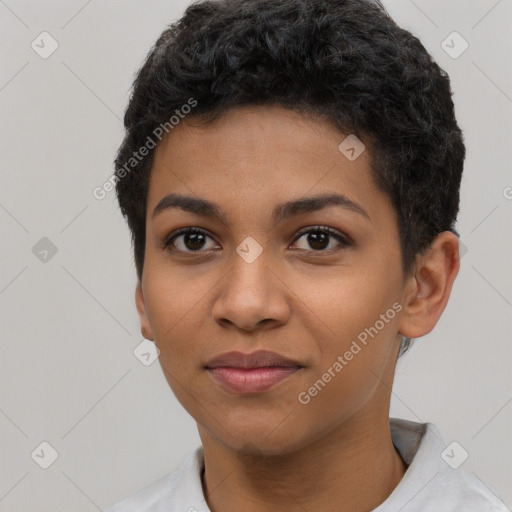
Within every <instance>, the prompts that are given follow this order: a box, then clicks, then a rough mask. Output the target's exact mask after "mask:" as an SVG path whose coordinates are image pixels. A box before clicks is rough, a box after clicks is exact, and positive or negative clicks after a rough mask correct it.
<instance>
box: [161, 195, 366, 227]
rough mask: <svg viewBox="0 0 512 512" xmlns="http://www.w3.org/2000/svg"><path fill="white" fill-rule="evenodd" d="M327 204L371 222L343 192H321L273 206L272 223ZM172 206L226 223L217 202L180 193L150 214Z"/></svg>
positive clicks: (162, 200) (163, 202) (310, 211)
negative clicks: (356, 214)
mask: <svg viewBox="0 0 512 512" xmlns="http://www.w3.org/2000/svg"><path fill="white" fill-rule="evenodd" d="M328 206H339V207H341V208H344V209H346V210H350V211H353V212H355V213H358V214H360V215H362V216H363V217H366V218H367V219H368V220H369V221H370V222H371V219H370V216H369V215H368V214H367V213H366V211H365V210H364V209H363V208H362V207H361V206H360V205H359V204H357V203H355V202H354V201H352V200H351V199H349V198H348V197H347V196H345V195H343V194H322V195H317V196H311V197H304V198H299V199H293V200H290V201H286V202H284V203H280V204H278V205H276V206H275V208H274V210H273V212H272V220H273V222H274V224H277V223H278V222H281V221H283V220H285V219H289V218H291V217H294V216H296V215H301V214H304V213H312V212H316V211H318V210H322V209H324V208H326V207H328ZM173 208H179V209H181V210H183V211H185V212H190V213H194V214H196V215H201V216H203V217H210V218H213V219H217V220H219V221H221V222H223V223H225V224H227V222H226V221H227V218H226V215H225V213H224V212H223V211H222V209H221V208H220V206H218V205H217V204H215V203H213V202H211V201H208V200H206V199H200V198H196V197H191V196H185V195H181V194H169V195H167V196H165V197H163V198H162V199H161V200H160V201H159V203H158V204H157V205H156V207H155V209H154V210H153V214H152V216H153V218H154V217H156V216H157V215H158V214H160V213H162V212H163V211H165V210H169V209H173Z"/></svg>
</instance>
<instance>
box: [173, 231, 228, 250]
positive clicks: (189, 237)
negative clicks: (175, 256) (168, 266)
mask: <svg viewBox="0 0 512 512" xmlns="http://www.w3.org/2000/svg"><path fill="white" fill-rule="evenodd" d="M180 238H181V240H180ZM207 238H209V239H210V240H213V239H212V237H211V236H209V235H208V233H207V232H206V231H204V230H202V229H199V228H183V229H179V230H178V231H176V232H174V233H173V234H171V235H170V236H169V237H167V238H166V239H165V240H164V242H163V248H164V249H167V250H169V251H178V252H185V253H187V252H189V253H193V252H205V251H201V249H205V247H204V245H205V241H206V239H207ZM176 242H178V243H177V244H176ZM216 247H218V246H216ZM212 248H213V247H210V248H208V247H206V250H208V249H212Z"/></svg>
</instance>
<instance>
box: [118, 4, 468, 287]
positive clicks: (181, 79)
mask: <svg viewBox="0 0 512 512" xmlns="http://www.w3.org/2000/svg"><path fill="white" fill-rule="evenodd" d="M192 104H193V105H194V108H193V109H192V108H190V105H192ZM242 105H280V106H283V107H285V108H289V109H292V110H295V111H297V112H300V113H303V114H307V115H314V116H320V117H321V118H322V119H325V120H326V121H327V122H329V123H331V124H333V125H334V126H335V127H337V128H338V129H339V130H340V131H341V132H342V133H346V134H355V135H356V136H357V137H358V138H359V139H361V140H362V141H363V142H364V143H365V145H366V146H367V148H368V149H369V150H370V155H371V157H372V174H373V176H374V179H375V182H376V184H377V185H378V186H379V187H380V189H381V190H383V191H384V192H385V193H387V194H388V195H389V197H390V198H391V200H392V203H393V206H394V208H395V209H396V212H397V218H398V227H399V232H400V243H401V251H402V266H403V270H404V274H407V273H408V272H410V270H411V269H412V267H413V264H414V263H415V259H416V255H417V254H418V253H421V252H422V251H423V250H424V249H426V248H427V247H428V246H429V245H430V244H431V242H432V241H433V239H434V238H435V237H436V236H437V235H438V234H439V233H441V232H442V231H448V230H449V231H453V232H455V229H454V225H455V221H456V218H457V214H458V210H459V188H460V182H461V177H462V169H463V162H464V158H465V146H464V142H463V136H462V132H461V130H460V128H459V127H458V125H457V122H456V119H455V114H454V105H453V102H452V92H451V88H450V80H449V77H448V75H447V73H446V72H445V71H443V70H442V69H441V68H440V67H439V66H438V65H437V64H436V63H435V62H434V60H433V59H432V57H431V56H430V55H429V53H428V52H427V50H426V49H425V48H424V46H423V45H422V44H421V42H420V41H419V40H418V39H417V38H416V37H415V36H414V35H412V34H411V33H410V32H408V31H407V30H404V29H402V28H400V27H399V26H398V25H397V24H396V23H395V21H394V20H393V19H392V18H391V17H390V16H389V14H388V13H387V12H386V10H385V8H384V7H383V6H382V4H381V3H380V2H379V1H376V0H203V1H199V2H194V3H193V4H191V5H190V6H189V7H188V9H187V10H186V12H185V13H184V15H183V17H182V18H181V19H179V20H178V21H177V22H175V23H173V24H170V25H169V26H168V27H167V28H166V30H165V31H164V32H163V33H162V34H161V35H160V37H159V38H158V40H157V41H156V43H155V44H154V46H153V47H152V49H151V50H150V52H149V53H148V55H147V58H146V59H145V62H144V63H143V65H142V66H141V68H140V70H139V71H138V73H137V75H136V77H135V80H134V83H133V88H132V91H131V96H130V100H129V105H128V108H127V110H126V113H125V116H124V126H125V129H126V134H125V138H124V140H123V142H122V144H121V146H120V148H119V150H118V153H117V156H116V158H115V168H116V174H115V176H116V192H117V197H118V201H119V205H120V209H121V212H122V214H123V215H124V216H125V217H126V219H127V221H128V225H129V228H130V230H131V234H132V244H133V250H134V257H135V265H136V270H137V275H138V277H139V279H140V280H141V279H142V272H143V266H144V248H145V235H146V232H145V231H146V230H145V227H146V210H147V193H148V185H149V177H150V173H151V167H152V161H153V155H154V151H153V150H149V151H147V150H146V151H145V153H147V154H146V156H145V157H144V158H140V157H138V159H137V160H135V159H134V157H133V155H134V154H135V153H137V152H138V151H139V150H140V149H141V148H143V147H146V148H149V147H154V145H155V143H154V139H153V136H154V135H155V134H160V133H161V132H162V129H161V128H160V129H158V127H159V126H160V127H165V131H166V132H169V131H170V129H172V128H173V126H172V125H173V123H172V122H170V121H169V120H170V119H171V117H174V118H175V119H179V118H178V117H177V116H176V115H175V114H180V118H183V117H184V116H183V112H187V113H188V115H187V118H194V119H197V120H198V121H200V122H202V123H209V122H211V121H213V120H215V119H216V118H217V117H218V116H220V115H222V114H223V113H225V112H226V111H228V110H229V109H231V108H234V107H236V106H242ZM184 106H187V108H186V110H185V107H184ZM178 122H179V121H178ZM158 130H159V131H158ZM150 140H151V141H152V142H153V144H152V145H150V144H149V141H150ZM340 142H341V140H340ZM130 161H132V162H134V163H133V165H131V167H132V168H128V167H127V162H130ZM455 234H457V233H456V232H455Z"/></svg>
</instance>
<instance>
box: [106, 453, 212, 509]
mask: <svg viewBox="0 0 512 512" xmlns="http://www.w3.org/2000/svg"><path fill="white" fill-rule="evenodd" d="M202 462H203V452H202V448H196V449H195V450H194V451H192V452H190V453H189V454H188V456H187V457H186V459H185V460H184V462H182V464H181V466H180V467H179V468H178V469H177V470H176V471H172V472H170V473H167V474H166V475H164V476H163V477H161V478H159V479H158V480H156V481H154V482H153V483H151V484H150V485H148V486H146V487H144V488H142V489H141V490H139V491H138V492H136V493H135V494H132V495H131V496H128V497H127V498H125V499H124V500H122V501H120V502H119V503H116V504H115V505H113V506H112V507H110V508H108V509H107V510H106V511H105V512H168V511H169V510H183V512H188V511H191V512H192V511H194V512H203V511H204V512H207V511H208V508H207V507H206V504H205V502H204V496H203V493H202V488H201V477H200V471H201V465H202ZM205 507H206V508H205Z"/></svg>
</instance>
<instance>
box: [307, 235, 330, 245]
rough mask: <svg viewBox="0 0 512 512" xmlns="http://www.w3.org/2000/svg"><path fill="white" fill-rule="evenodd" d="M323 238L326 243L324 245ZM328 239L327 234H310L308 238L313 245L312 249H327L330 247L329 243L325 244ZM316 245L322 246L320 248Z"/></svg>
mask: <svg viewBox="0 0 512 512" xmlns="http://www.w3.org/2000/svg"><path fill="white" fill-rule="evenodd" d="M318 238H320V241H319V240H318ZM322 238H323V242H324V243H322ZM327 239H328V235H327V234H326V233H320V232H317V233H310V235H309V236H308V243H309V244H310V245H311V247H313V249H325V247H327V245H329V244H328V243H327V244H326V243H325V242H326V241H327ZM316 244H320V247H318V246H317V245H316Z"/></svg>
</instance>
